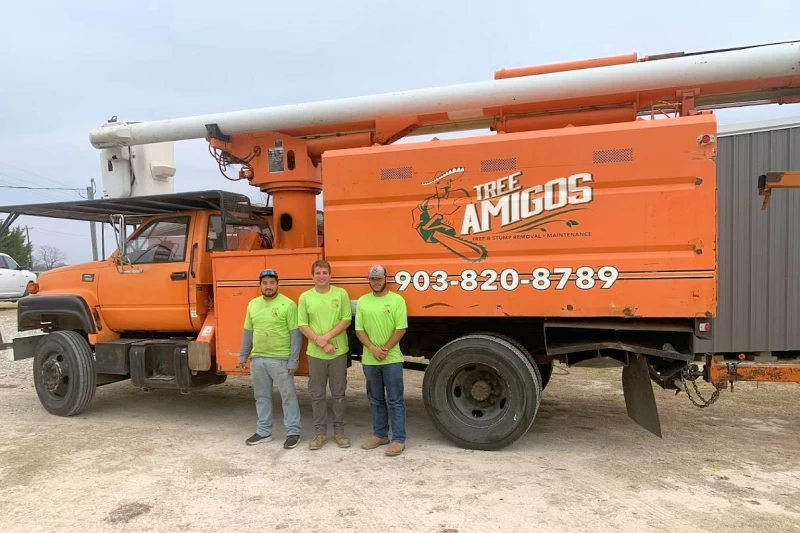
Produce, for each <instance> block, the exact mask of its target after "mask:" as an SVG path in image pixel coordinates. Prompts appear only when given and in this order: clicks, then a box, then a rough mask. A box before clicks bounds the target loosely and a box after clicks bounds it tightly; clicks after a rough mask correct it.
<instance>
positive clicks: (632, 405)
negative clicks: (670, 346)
mask: <svg viewBox="0 0 800 533" xmlns="http://www.w3.org/2000/svg"><path fill="white" fill-rule="evenodd" d="M622 390H623V392H624V393H625V406H626V407H627V408H628V416H629V417H631V419H632V420H633V421H634V422H636V423H637V424H639V425H640V426H642V427H643V428H644V429H646V430H647V431H649V432H650V433H652V434H653V435H656V436H657V437H659V438H661V422H660V421H659V419H658V407H656V397H655V394H653V386H652V385H651V384H650V371H649V369H648V366H647V359H645V358H644V357H643V356H642V355H641V354H633V355H632V356H631V357H630V358H629V360H628V366H626V367H625V368H623V369H622Z"/></svg>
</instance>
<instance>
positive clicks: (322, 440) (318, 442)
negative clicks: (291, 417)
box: [308, 435, 328, 450]
mask: <svg viewBox="0 0 800 533" xmlns="http://www.w3.org/2000/svg"><path fill="white" fill-rule="evenodd" d="M327 443H328V436H327V435H317V436H316V437H314V440H312V441H311V443H310V444H309V445H308V449H309V450H319V449H320V448H322V447H323V446H325V445H326V444H327Z"/></svg>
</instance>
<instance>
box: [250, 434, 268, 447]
mask: <svg viewBox="0 0 800 533" xmlns="http://www.w3.org/2000/svg"><path fill="white" fill-rule="evenodd" d="M271 440H272V435H267V436H266V437H262V436H261V435H259V434H258V433H253V436H252V437H250V438H249V439H247V440H246V441H245V442H246V443H247V445H248V446H255V445H256V444H263V443H265V442H270V441H271Z"/></svg>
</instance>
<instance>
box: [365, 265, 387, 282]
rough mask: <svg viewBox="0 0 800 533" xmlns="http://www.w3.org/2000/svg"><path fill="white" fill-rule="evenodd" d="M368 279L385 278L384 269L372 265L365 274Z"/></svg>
mask: <svg viewBox="0 0 800 533" xmlns="http://www.w3.org/2000/svg"><path fill="white" fill-rule="evenodd" d="M367 277H368V278H370V279H371V278H385V277H386V269H385V268H383V267H382V266H380V265H374V266H371V267H370V268H369V272H367Z"/></svg>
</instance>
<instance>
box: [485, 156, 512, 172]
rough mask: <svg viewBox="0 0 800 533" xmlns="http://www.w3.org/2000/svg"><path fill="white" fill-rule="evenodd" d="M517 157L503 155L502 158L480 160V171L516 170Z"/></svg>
mask: <svg viewBox="0 0 800 533" xmlns="http://www.w3.org/2000/svg"><path fill="white" fill-rule="evenodd" d="M516 169H517V158H516V157H504V158H502V159H483V160H481V172H494V171H496V170H516Z"/></svg>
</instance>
